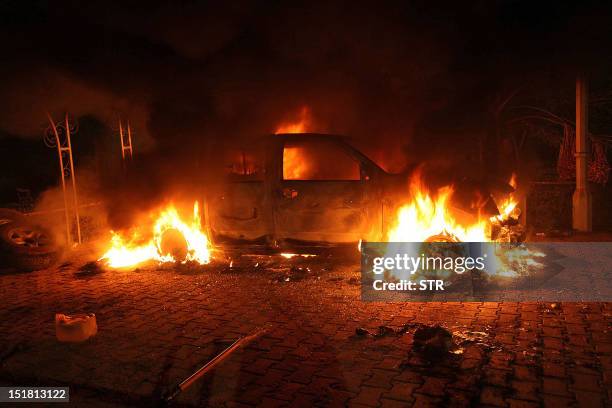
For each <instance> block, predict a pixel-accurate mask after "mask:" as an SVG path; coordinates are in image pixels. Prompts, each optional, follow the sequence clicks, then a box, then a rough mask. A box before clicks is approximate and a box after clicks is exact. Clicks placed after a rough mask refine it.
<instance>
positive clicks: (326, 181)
mask: <svg viewBox="0 0 612 408" xmlns="http://www.w3.org/2000/svg"><path fill="white" fill-rule="evenodd" d="M227 161H228V162H229V164H228V165H226V170H227V174H226V182H225V183H224V184H223V186H222V188H221V192H220V193H218V194H215V195H213V196H212V197H208V200H207V202H208V205H209V212H210V228H211V231H212V232H213V234H215V235H219V236H222V237H229V238H233V239H245V240H255V239H259V238H262V237H266V238H268V239H269V240H295V241H302V242H328V243H347V242H358V241H360V240H372V241H376V240H378V241H383V240H387V239H390V240H399V241H405V240H414V241H423V240H427V239H429V238H432V237H435V236H436V235H439V234H443V235H446V236H447V238H451V237H452V239H457V240H463V241H468V240H473V241H474V240H476V241H478V240H487V238H488V235H489V233H487V232H486V231H485V230H486V229H487V228H488V225H487V224H488V221H489V219H490V218H491V217H502V215H500V212H499V210H498V208H497V206H496V205H495V201H494V199H493V197H492V195H491V193H490V192H489V191H488V188H487V187H485V188H482V187H480V186H478V185H477V183H475V182H474V181H471V180H469V179H467V178H463V179H461V178H455V179H454V180H453V179H452V178H449V184H452V185H453V187H450V186H448V185H447V186H445V187H443V188H441V189H440V190H439V192H438V194H437V195H436V196H435V198H432V196H430V194H429V191H428V189H427V188H426V187H425V185H424V183H423V182H422V181H421V180H420V174H419V171H418V169H410V170H408V171H405V172H403V173H400V174H390V173H387V172H386V171H385V170H383V169H382V168H381V167H380V166H379V165H377V164H376V163H375V162H374V161H372V160H370V159H369V158H368V157H367V156H366V155H365V154H363V153H362V152H360V151H359V150H357V149H355V148H354V147H352V146H351V145H350V144H349V143H348V142H346V141H345V139H343V138H342V137H341V136H337V135H326V134H314V133H286V134H275V135H273V136H270V137H267V138H264V139H261V140H260V141H259V142H258V143H256V144H255V145H253V146H252V147H249V148H248V149H245V148H241V149H233V150H231V151H229V153H228V155H227ZM500 185H501V188H500V189H501V190H503V191H504V192H506V193H510V192H512V191H513V190H514V188H513V187H511V186H510V185H504V183H500ZM454 189H456V190H457V191H460V192H461V194H456V195H454V194H453V192H454ZM407 202H411V203H412V204H411V205H412V207H411V206H410V205H409V206H407V207H405V204H406V203H407ZM515 204H516V203H514V205H515ZM514 205H513V208H514ZM504 208H506V206H504ZM500 219H501V218H500ZM401 223H403V224H404V225H400V224H401ZM463 225H472V226H470V227H463ZM439 238H440V237H439Z"/></svg>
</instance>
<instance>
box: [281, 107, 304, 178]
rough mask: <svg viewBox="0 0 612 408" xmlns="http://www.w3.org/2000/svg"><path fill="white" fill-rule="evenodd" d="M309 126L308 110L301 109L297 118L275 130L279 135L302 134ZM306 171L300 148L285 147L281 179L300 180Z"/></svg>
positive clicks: (302, 152)
mask: <svg viewBox="0 0 612 408" xmlns="http://www.w3.org/2000/svg"><path fill="white" fill-rule="evenodd" d="M310 124H311V115H310V109H308V107H303V108H302V109H301V110H300V112H299V115H298V118H297V119H296V120H293V121H289V122H283V123H281V124H280V125H279V126H278V127H277V128H276V134H280V133H304V132H307V131H309V127H310ZM307 171H308V160H307V159H306V157H305V155H304V151H303V149H302V148H301V147H297V146H285V148H284V150H283V178H284V179H285V180H301V179H302V178H303V177H304V175H305V174H306V172H307Z"/></svg>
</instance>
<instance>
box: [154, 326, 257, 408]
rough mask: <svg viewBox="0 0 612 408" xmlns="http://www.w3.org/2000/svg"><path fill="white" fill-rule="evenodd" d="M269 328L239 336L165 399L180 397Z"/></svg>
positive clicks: (167, 400)
mask: <svg viewBox="0 0 612 408" xmlns="http://www.w3.org/2000/svg"><path fill="white" fill-rule="evenodd" d="M267 330H268V329H267V328H263V329H259V330H257V331H255V332H254V333H253V334H250V335H248V336H243V337H240V338H238V339H237V340H236V341H234V342H233V343H232V344H231V345H230V346H229V347H227V348H226V349H225V350H223V351H222V352H221V353H219V354H217V355H216V356H215V357H214V358H213V359H212V360H210V361H209V362H208V363H206V364H204V365H203V366H202V367H200V368H198V369H197V371H196V372H194V373H193V374H191V375H190V376H189V377H187V378H186V379H184V380H183V381H181V383H180V384H179V385H177V387H176V388H175V389H174V390H173V391H172V392H171V393H170V394H168V396H166V397H165V398H164V399H165V401H166V402H170V401H172V400H173V399H175V398H176V397H178V396H179V394H180V393H181V392H183V391H185V390H186V389H187V388H189V387H190V386H191V385H193V383H194V382H196V381H197V380H199V379H200V378H201V377H202V376H203V375H204V374H206V373H208V372H210V371H211V370H212V369H213V368H215V367H216V366H217V365H218V364H220V363H221V362H222V361H223V360H225V359H226V358H228V357H229V356H230V355H231V353H233V352H234V351H236V350H238V349H239V348H240V347H243V346H245V345H246V344H248V343H250V342H252V341H253V340H255V339H256V338H258V337H260V336H262V335H263V334H264V333H265V332H266V331H267Z"/></svg>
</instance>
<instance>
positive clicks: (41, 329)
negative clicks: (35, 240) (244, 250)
mask: <svg viewBox="0 0 612 408" xmlns="http://www.w3.org/2000/svg"><path fill="white" fill-rule="evenodd" d="M87 260H89V259H88V258H87V256H84V255H81V256H76V255H75V256H73V258H72V259H70V260H69V264H65V265H63V266H62V267H59V268H54V269H53V270H45V271H38V272H34V273H29V274H3V275H0V299H1V300H0V350H1V351H0V353H1V354H0V359H1V362H0V382H2V383H3V384H12V385H18V384H19V385H24V384H32V385H34V384H38V385H69V386H70V387H71V390H72V395H73V401H77V402H81V405H87V406H123V405H137V406H152V405H153V402H155V401H156V400H157V399H158V398H159V395H160V394H161V393H162V392H164V391H165V390H167V389H168V388H170V387H171V386H173V385H175V384H176V383H177V382H178V381H179V380H180V379H182V378H184V377H186V376H187V375H189V374H190V373H191V372H192V371H193V370H194V369H195V368H196V367H198V366H199V365H200V364H201V363H202V362H204V361H206V360H207V359H209V358H210V357H211V356H213V355H214V354H215V353H216V352H218V351H219V350H220V349H221V348H222V347H223V343H220V341H221V340H223V339H233V338H236V337H237V336H239V335H241V334H245V333H249V332H251V331H252V330H253V329H255V328H256V327H258V326H260V325H263V324H269V325H271V329H270V331H269V333H268V334H267V335H265V336H264V337H262V338H260V339H259V340H257V341H256V342H254V343H252V344H251V345H249V346H248V347H246V348H245V349H243V350H241V351H239V352H237V353H235V354H234V355H233V356H232V358H231V359H229V360H227V361H225V362H224V363H223V364H222V365H221V366H220V367H219V368H217V369H216V370H215V371H213V372H212V373H211V374H210V375H208V376H207V377H205V378H204V379H203V380H202V381H200V382H198V383H197V384H196V385H195V386H193V387H192V388H191V389H190V390H188V391H187V392H185V393H184V394H183V395H181V397H180V398H179V400H178V405H185V406H192V405H199V406H204V405H208V406H251V405H262V406H285V405H293V406H329V405H332V406H343V405H351V406H364V407H365V406H385V407H393V406H411V405H413V406H432V405H433V406H468V405H483V406H506V407H531V406H533V407H536V406H542V405H544V406H552V407H555V408H559V407H563V406H576V405H579V406H605V405H607V406H610V404H611V402H612V386H611V385H612V338H611V336H610V332H609V328H610V322H611V317H610V312H611V309H612V307H611V305H610V304H609V303H606V304H602V303H589V304H576V303H563V304H562V305H561V307H560V308H550V305H548V304H537V303H521V304H519V303H484V304H483V303H446V304H443V303H427V304H425V303H403V304H385V303H362V302H360V301H359V286H358V285H356V284H355V280H356V279H358V277H359V272H358V263H357V262H344V263H340V262H339V261H338V259H333V258H332V259H327V258H325V259H324V260H320V259H319V260H317V261H313V260H312V259H310V260H303V259H302V260H291V261H284V263H280V264H272V265H268V266H267V267H264V268H262V267H261V266H260V267H259V268H257V269H253V268H244V269H242V268H240V267H239V266H240V265H238V267H237V268H234V269H233V270H231V271H230V270H226V269H225V270H224V268H204V269H201V270H188V269H185V268H178V267H173V268H158V267H150V268H141V269H138V270H129V271H103V272H101V273H87V272H78V268H79V267H81V266H82V265H83V264H84V263H85V262H86V261H87ZM292 262H294V263H295V262H297V263H300V262H301V263H303V262H309V263H310V266H311V272H310V275H309V276H307V277H306V278H305V279H303V280H300V281H294V280H293V279H290V280H289V281H288V282H285V280H284V275H283V273H284V272H283V268H285V269H286V268H287V267H288V264H290V263H292ZM251 264H252V262H251ZM56 312H66V313H77V312H94V313H96V315H97V319H98V325H99V333H98V335H97V336H96V337H94V338H93V339H91V340H90V341H88V342H85V343H82V344H73V345H68V344H63V343H58V342H57V341H56V340H55V337H54V314H55V313H56ZM407 322H422V323H440V324H442V325H444V326H446V327H447V328H449V329H450V330H451V331H453V332H455V333H456V334H457V336H458V337H457V338H459V337H460V336H464V337H465V336H468V337H469V336H470V335H473V334H474V333H473V332H474V331H476V332H482V334H480V333H477V335H478V336H479V337H480V338H481V340H482V344H480V343H479V342H476V343H473V344H469V345H467V346H466V347H465V348H464V350H463V353H462V354H457V355H453V356H452V357H448V358H445V359H443V360H442V361H440V362H436V363H428V362H427V361H425V360H423V359H422V358H421V357H420V356H419V355H418V354H416V353H413V352H412V334H411V333H407V334H405V335H403V336H399V337H395V336H388V337H383V338H372V337H359V336H356V335H355V329H356V328H358V327H366V328H370V329H376V328H377V327H378V326H380V325H390V326H398V327H399V326H401V325H403V324H405V323H407Z"/></svg>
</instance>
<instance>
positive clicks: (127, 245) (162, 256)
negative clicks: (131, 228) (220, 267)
mask: <svg viewBox="0 0 612 408" xmlns="http://www.w3.org/2000/svg"><path fill="white" fill-rule="evenodd" d="M169 230H175V231H178V232H179V233H180V234H181V235H182V236H183V238H184V239H185V243H186V246H187V248H186V249H187V253H186V255H185V258H184V259H178V260H177V259H175V257H174V255H172V254H170V253H164V251H163V250H162V241H163V239H164V234H165V233H166V232H167V231H169ZM152 232H153V238H151V239H150V240H149V241H148V242H146V243H145V244H138V243H137V242H138V239H139V237H140V232H139V231H136V232H135V233H134V234H132V237H131V239H126V238H125V237H123V236H121V235H120V234H117V233H116V232H114V231H111V233H112V235H113V236H112V239H111V247H110V248H109V249H108V250H107V251H106V253H105V254H104V255H102V257H101V258H100V259H99V261H102V260H104V261H106V263H107V265H109V266H110V267H113V268H121V267H127V266H133V265H137V264H139V263H142V262H145V261H150V260H155V261H158V262H177V261H180V262H181V263H186V262H188V261H192V262H197V263H199V264H201V265H203V264H207V263H209V262H210V258H211V254H210V252H211V251H210V242H209V240H208V237H207V236H206V234H205V233H204V232H203V231H202V230H201V220H200V212H199V208H198V202H197V201H196V202H195V203H194V204H193V219H192V221H191V223H186V222H185V221H183V220H182V219H181V217H180V216H179V214H178V212H177V210H176V208H175V207H174V206H173V205H169V206H168V207H166V208H165V209H164V210H163V211H161V212H160V214H159V216H158V217H157V219H156V220H155V222H154V224H153V231H152Z"/></svg>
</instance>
